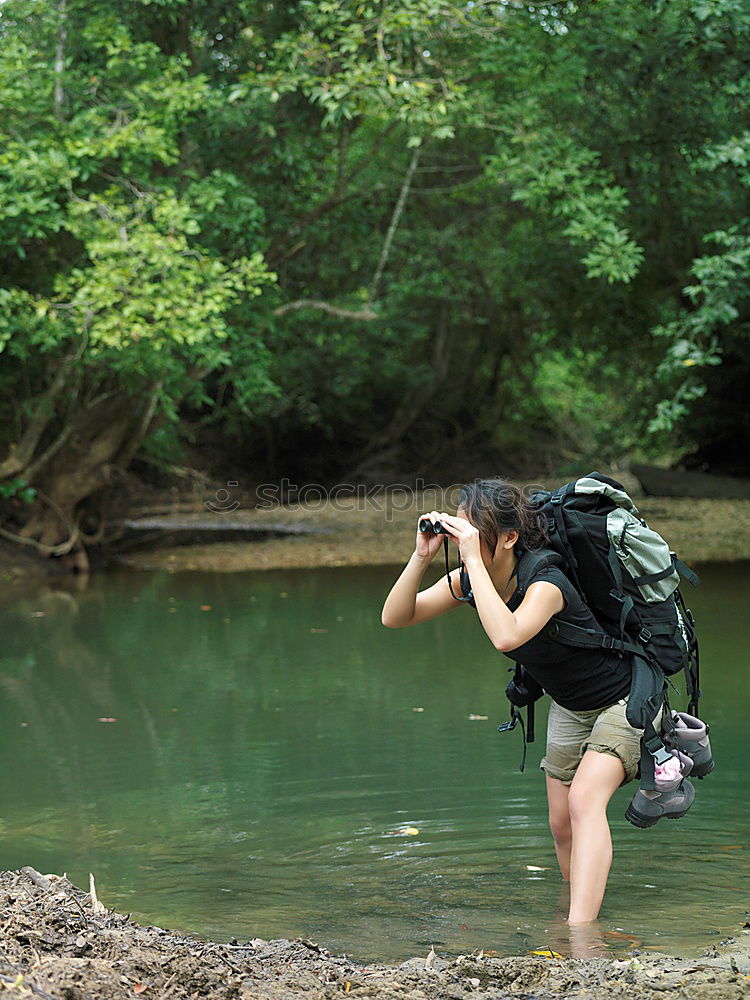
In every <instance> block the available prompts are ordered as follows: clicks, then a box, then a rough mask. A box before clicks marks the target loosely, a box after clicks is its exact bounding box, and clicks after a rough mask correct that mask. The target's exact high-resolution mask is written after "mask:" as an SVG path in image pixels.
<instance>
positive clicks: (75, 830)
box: [0, 566, 750, 960]
mask: <svg viewBox="0 0 750 1000" xmlns="http://www.w3.org/2000/svg"><path fill="white" fill-rule="evenodd" d="M701 572H702V576H703V578H704V586H703V588H702V590H700V591H698V592H696V595H695V598H694V599H693V600H692V601H691V603H692V605H693V607H694V609H695V611H696V615H697V617H698V621H699V627H700V629H701V637H702V641H703V653H704V655H703V662H704V689H705V691H706V697H705V699H704V703H705V709H706V712H705V715H706V717H707V718H709V719H710V721H712V723H713V728H712V733H711V737H712V744H715V753H716V758H717V761H718V762H719V763H718V767H717V771H716V772H715V774H714V775H711V777H710V778H709V779H708V780H707V781H705V782H698V783H697V792H698V796H697V799H696V804H695V806H694V807H693V809H692V810H691V812H690V814H689V816H688V817H686V818H685V820H682V821H680V823H677V824H670V826H669V828H668V830H667V831H662V830H661V828H660V827H659V826H657V827H656V828H655V830H654V831H637V830H635V829H634V828H632V827H630V825H629V824H627V823H626V822H625V820H624V819H623V818H622V814H623V812H624V809H625V806H626V804H627V801H628V800H629V798H630V795H631V794H632V792H631V791H629V790H627V789H623V790H622V794H620V793H618V796H619V797H616V799H615V802H614V803H613V806H612V809H611V817H612V823H613V827H614V841H615V863H614V866H613V871H612V875H611V877H610V885H609V888H608V893H607V898H606V900H605V909H604V910H603V914H602V923H601V925H600V926H599V927H598V928H593V927H591V928H589V930H588V931H586V932H585V933H584V932H579V931H578V930H575V931H574V930H573V928H569V927H568V925H567V924H566V923H565V922H564V916H565V914H566V913H567V901H566V900H565V899H564V898H562V897H560V892H561V888H560V879H559V874H558V872H557V869H556V863H555V858H554V851H553V849H552V845H551V841H550V838H549V834H548V831H547V825H546V804H545V800H544V789H543V781H542V780H541V776H540V775H539V774H537V773H536V767H535V765H536V763H537V762H538V759H539V757H540V756H541V752H542V741H541V739H540V740H539V742H538V743H537V744H535V746H534V747H532V752H531V753H530V759H529V764H528V766H527V771H526V773H525V774H523V775H521V774H519V773H518V770H517V766H518V758H519V749H520V748H519V743H518V741H517V740H516V739H515V737H514V735H505V736H501V735H499V734H496V733H495V732H494V726H495V725H496V723H497V722H499V721H503V720H504V719H505V718H506V716H507V710H506V705H505V703H504V699H503V695H502V690H503V687H504V683H505V666H506V661H505V660H504V658H502V657H499V656H498V655H497V654H496V653H495V652H494V651H493V650H492V649H491V648H490V647H489V645H488V643H487V641H486V639H485V638H484V636H483V634H482V632H481V629H478V628H477V627H476V622H475V620H474V618H473V616H472V615H471V614H468V615H463V614H461V613H460V612H459V613H456V615H454V616H451V617H450V618H449V619H445V620H443V621H438V622H434V623H430V624H428V625H425V626H424V627H423V628H422V629H419V630H413V631H412V630H406V631H404V632H400V633H393V632H387V631H386V630H383V629H382V628H381V626H380V624H379V620H378V613H379V607H380V601H381V599H382V595H383V593H384V592H385V590H386V589H387V587H388V585H389V583H390V582H391V579H392V576H393V572H392V571H389V570H387V569H386V570H382V569H378V570H335V571H320V572H305V571H299V572H297V573H292V574H279V573H268V574H241V575H215V576H213V575H212V576H204V575H197V574H196V575H184V576H180V575H174V576H172V575H169V574H163V573H160V574H138V573H114V574H111V575H108V576H103V577H96V576H94V577H92V578H91V581H90V582H89V583H88V586H87V585H86V579H85V578H76V579H73V580H71V581H70V582H69V583H68V582H67V581H66V585H65V587H53V588H45V589H43V590H40V591H38V592H37V593H35V594H34V595H32V596H22V597H18V596H17V595H14V597H13V599H12V600H10V601H9V600H7V599H6V601H5V602H4V604H3V605H2V608H0V625H1V626H2V629H3V633H4V635H5V639H6V641H5V650H4V656H3V659H2V661H1V662H0V726H1V727H2V732H3V759H4V761H5V767H4V768H3V770H2V772H1V773H0V796H1V799H0V800H1V801H2V802H3V803H4V808H3V813H2V817H1V821H0V822H1V826H0V830H1V831H2V838H1V839H0V863H2V866H3V867H5V868H7V867H12V868H15V867H20V866H22V865H26V864H32V865H34V867H36V868H39V869H40V870H44V871H55V870H57V871H60V872H62V871H67V872H68V874H69V875H70V876H71V878H73V879H74V880H76V881H78V882H79V883H86V880H87V878H88V872H89V871H91V870H93V871H94V872H95V874H96V878H97V886H98V887H100V895H102V896H103V898H104V899H105V900H106V901H107V902H108V903H109V904H110V905H114V906H117V907H118V908H119V909H121V910H124V911H125V912H128V911H132V912H133V913H134V914H135V915H141V917H142V918H143V919H146V920H148V921H155V922H157V923H163V924H168V925H171V926H177V927H180V928H182V929H185V930H188V931H194V932H198V933H205V934H211V935H214V936H217V937H225V938H229V937H232V936H235V935H236V936H238V937H243V936H246V937H253V936H256V935H257V936H265V937H269V936H294V935H296V934H301V935H312V936H316V935H317V936H318V937H319V939H320V940H321V941H322V942H323V943H325V944H326V945H327V946H329V947H332V948H334V949H336V950H339V951H347V952H348V953H350V954H353V955H355V956H357V957H361V958H367V957H371V958H391V959H394V960H396V959H403V958H405V957H408V956H409V955H411V954H413V953H415V951H417V952H418V951H419V950H420V949H421V948H422V946H423V945H424V944H425V942H426V943H427V944H428V945H429V944H433V943H434V944H435V946H436V947H442V948H443V949H445V950H449V951H454V952H467V951H472V950H474V949H476V948H479V947H485V948H486V949H487V950H496V951H498V952H499V953H501V954H507V953H519V952H523V951H528V950H532V949H534V948H538V947H540V946H541V947H546V946H548V945H549V946H550V947H552V948H553V950H555V951H559V952H560V953H561V954H570V953H573V952H579V951H580V952H582V953H586V954H587V955H588V954H597V953H599V952H598V949H600V948H601V947H604V948H609V949H611V950H615V951H616V950H617V949H618V948H619V949H622V950H625V949H626V948H628V947H631V946H632V944H633V941H637V940H641V939H642V940H643V941H644V942H645V943H646V944H645V946H648V945H649V944H658V945H660V946H662V947H665V948H667V950H669V947H670V946H673V947H674V948H677V949H679V948H684V947H686V946H690V945H691V944H693V943H694V944H695V945H696V946H697V945H698V944H701V943H704V941H705V934H706V933H707V931H709V930H711V929H715V930H717V931H721V932H723V933H727V932H728V931H730V930H731V929H732V928H733V927H734V923H733V921H736V919H737V914H738V913H739V909H738V908H739V905H740V902H741V899H742V898H743V897H742V893H743V892H747V891H748V890H750V870H749V865H748V859H747V857H746V850H745V845H746V830H747V827H748V823H750V805H748V799H747V796H746V795H745V794H744V792H743V789H744V790H746V776H745V773H744V771H743V770H742V768H741V767H740V761H741V760H742V755H741V747H742V739H743V732H744V712H745V708H744V705H745V704H747V698H748V694H750V690H749V684H750V681H749V678H750V671H748V670H747V669H746V663H745V658H746V649H747V641H748V638H750V636H748V634H747V630H748V622H747V616H746V615H745V613H744V598H743V596H742V595H743V594H744V593H745V592H746V587H747V583H748V581H749V580H750V571H748V567H746V566H740V567H728V568H727V567H716V568H715V569H714V568H711V567H704V568H702V570H701ZM691 596H692V595H691ZM719 668H720V669H719ZM718 673H720V674H721V678H722V679H721V684H719V683H718V682H717V680H716V679H715V676H714V674H718ZM728 690H731V691H732V694H733V697H732V698H727V697H726V692H727V691H728ZM743 699H744V701H743ZM414 709H420V711H414ZM471 716H488V719H487V720H486V721H485V720H477V719H472V718H471ZM538 729H539V732H540V733H543V731H544V719H543V718H542V719H540V721H539V726H538ZM729 804H731V806H730V805H729ZM408 830H416V831H418V832H417V833H408V832H406V831H408ZM667 834H668V836H667ZM730 848H731V849H730ZM698 867H699V868H700V870H701V871H702V872H704V873H707V875H706V878H705V882H706V883H708V885H709V888H707V889H706V890H705V891H704V890H702V891H701V894H700V911H701V916H700V920H695V919H686V920H685V921H683V922H681V925H680V926H675V923H674V921H669V922H668V924H667V923H665V921H664V916H663V904H662V902H661V901H662V900H663V899H670V898H676V895H679V894H680V893H681V892H682V889H683V888H684V885H685V884H691V882H692V880H694V878H695V872H696V870H697V868H698ZM702 881H703V879H702ZM562 891H563V893H564V892H565V886H563V889H562ZM696 906H698V904H696ZM683 910H684V906H683Z"/></svg>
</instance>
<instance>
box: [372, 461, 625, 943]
mask: <svg viewBox="0 0 750 1000" xmlns="http://www.w3.org/2000/svg"><path fill="white" fill-rule="evenodd" d="M422 518H427V519H428V520H429V521H430V522H431V523H432V524H435V522H437V521H440V523H441V524H442V525H443V526H444V528H445V529H446V531H447V532H449V533H450V536H451V538H452V540H453V541H454V542H455V543H456V544H457V545H458V548H459V553H460V560H461V563H462V565H463V571H459V570H455V571H454V572H453V573H452V574H451V576H450V581H451V587H450V588H449V587H448V585H447V584H446V581H445V580H444V579H443V580H440V581H439V582H438V583H436V584H434V585H433V586H432V587H428V588H427V589H426V590H424V591H421V592H420V591H419V585H420V583H421V580H422V577H423V575H424V572H425V570H426V569H427V567H428V566H429V564H430V562H431V561H432V560H433V558H434V557H435V555H436V554H437V552H438V550H439V548H440V547H441V545H442V538H441V536H440V535H439V534H435V533H433V532H421V531H419V530H418V531H417V541H416V548H415V550H414V553H413V554H412V556H411V558H410V560H409V562H408V564H407V565H406V568H405V569H404V571H403V572H402V574H401V576H400V577H399V579H398V580H397V581H396V583H395V585H394V587H393V589H392V590H391V592H390V594H389V595H388V597H387V599H386V602H385V604H384V606H383V612H382V621H383V624H384V625H386V626H387V627H389V628H405V627H406V626H407V625H417V624H419V623H420V622H423V621H428V620H429V619H430V618H436V617H437V616H438V615H443V614H446V613H447V612H448V611H452V610H453V609H454V608H457V607H459V606H460V603H461V602H460V600H459V599H457V598H456V597H454V595H453V593H451V589H452V590H453V591H454V592H455V593H456V594H458V593H459V592H461V591H462V592H463V594H464V596H465V597H467V596H471V597H472V599H473V601H472V603H473V604H474V606H475V607H476V610H477V613H478V614H479V619H480V621H481V623H482V626H483V627H484V630H485V632H486V633H487V635H488V637H489V639H490V641H491V642H492V644H493V646H494V647H495V649H497V650H499V651H500V652H503V653H507V654H508V655H509V656H511V657H512V659H514V660H518V661H519V662H520V663H522V664H523V665H524V667H526V669H527V670H528V672H529V673H530V674H531V676H532V677H533V678H534V680H536V681H537V682H538V683H539V684H541V686H542V687H543V688H544V690H545V691H546V692H547V693H548V694H550V695H551V697H552V705H551V707H550V713H549V723H548V731H547V749H546V753H545V756H544V759H543V760H542V762H541V768H542V770H543V771H544V772H545V774H546V782H547V800H548V803H549V823H550V828H551V830H552V837H553V839H554V843H555V851H556V853H557V859H558V862H559V865H560V871H561V872H562V876H563V879H565V880H566V881H569V882H570V911H569V914H568V920H569V922H570V923H571V924H578V923H587V922H589V921H592V920H595V919H596V917H597V915H598V913H599V909H600V907H601V903H602V898H603V896H604V889H605V886H606V884H607V876H608V874H609V869H610V865H611V863H612V838H611V835H610V830H609V824H608V822H607V805H608V803H609V800H610V799H611V797H612V795H613V794H614V792H615V790H616V789H617V788H618V787H619V786H620V785H622V784H625V783H626V782H628V781H630V780H632V779H633V778H634V777H635V775H636V771H637V768H638V763H639V760H640V738H641V735H642V733H641V730H637V729H633V727H632V726H630V725H629V723H628V722H627V720H626V718H625V709H626V703H627V695H628V692H629V690H630V679H631V678H630V669H629V667H628V666H627V664H626V663H625V662H623V660H621V659H620V658H619V657H618V656H617V655H615V654H614V653H607V652H606V651H604V650H601V649H599V650H591V649H587V650H583V649H574V648H571V647H570V646H564V645H561V644H558V643H556V642H555V641H554V640H553V639H552V638H550V637H548V636H547V635H546V631H547V630H546V629H545V626H546V625H547V624H548V623H549V622H550V620H551V619H553V618H555V619H559V620H563V621H567V622H571V623H573V624H575V625H579V626H581V627H583V628H595V629H598V630H600V627H599V626H598V624H597V623H596V620H595V619H594V617H593V615H592V614H591V612H590V611H589V610H588V608H587V607H586V606H585V604H584V603H583V601H582V600H581V598H580V597H579V595H578V592H577V591H576V589H575V588H574V587H573V585H572V584H571V583H570V582H569V580H568V579H567V577H566V576H565V575H564V573H563V572H562V571H561V570H560V569H559V568H557V567H556V566H547V567H546V568H544V569H541V570H540V571H539V572H538V573H537V574H536V575H535V576H533V578H532V579H531V580H530V581H528V583H527V584H526V585H525V587H524V589H523V592H522V593H521V592H520V590H519V588H518V586H517V576H516V569H517V565H518V561H519V558H520V557H521V555H522V553H523V552H524V551H527V550H534V549H538V548H540V547H542V546H543V545H544V543H545V541H546V537H547V536H546V529H545V526H544V525H542V524H540V523H537V518H536V515H535V513H534V511H533V509H532V508H531V507H530V505H529V504H528V502H527V500H526V498H525V497H524V495H523V494H522V492H521V490H520V489H519V488H518V487H517V486H515V485H513V484H512V483H509V482H507V481H506V480H503V479H485V480H477V481H476V482H474V483H471V484H470V485H468V486H465V487H464V488H463V489H462V491H461V499H460V504H459V508H458V511H457V513H456V515H455V516H452V515H450V514H447V513H445V512H438V511H434V510H433V511H431V512H430V513H427V514H423V515H422ZM422 518H420V521H421V520H422Z"/></svg>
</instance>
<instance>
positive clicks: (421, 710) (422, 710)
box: [412, 708, 424, 712]
mask: <svg viewBox="0 0 750 1000" xmlns="http://www.w3.org/2000/svg"><path fill="white" fill-rule="evenodd" d="M412 712H424V709H423V708H413V709H412Z"/></svg>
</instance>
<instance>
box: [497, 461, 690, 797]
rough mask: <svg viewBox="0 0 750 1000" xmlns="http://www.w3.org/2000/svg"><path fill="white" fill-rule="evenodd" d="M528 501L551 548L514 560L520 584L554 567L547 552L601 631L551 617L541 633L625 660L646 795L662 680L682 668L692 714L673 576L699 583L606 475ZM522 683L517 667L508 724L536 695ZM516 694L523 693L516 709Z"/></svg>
mask: <svg viewBox="0 0 750 1000" xmlns="http://www.w3.org/2000/svg"><path fill="white" fill-rule="evenodd" d="M529 499H530V503H531V505H532V506H533V507H534V508H535V510H536V511H537V513H538V514H541V515H542V516H544V517H546V519H547V529H548V533H549V542H548V546H549V547H548V548H547V549H545V550H543V551H538V552H526V553H523V554H522V555H521V558H520V559H519V563H518V567H517V572H518V585H519V587H520V588H521V590H523V589H525V584H526V581H528V580H530V579H531V577H532V575H533V574H534V573H536V572H538V569H539V566H540V561H541V563H542V564H546V563H548V562H550V561H552V559H553V555H552V553H554V554H555V555H556V556H557V558H558V559H559V560H560V561H561V563H562V568H563V571H564V572H565V573H566V575H567V576H568V578H569V579H570V581H571V582H572V583H573V584H574V586H575V587H576V589H577V590H578V592H579V593H580V595H581V597H582V599H583V600H584V602H585V603H586V604H587V605H588V607H589V608H590V609H591V612H592V613H593V615H594V617H595V618H596V620H597V622H598V623H599V625H600V626H601V630H596V631H595V630H593V629H583V628H580V627H577V626H575V625H572V624H569V623H566V622H562V621H554V620H553V621H551V622H550V624H549V625H548V626H547V634H548V635H549V636H550V637H551V638H553V639H555V641H557V642H561V643H563V644H564V645H569V646H574V647H577V648H590V649H606V650H611V651H614V652H616V653H618V654H619V655H620V656H621V657H623V658H626V657H627V658H628V659H629V660H630V663H631V667H632V684H631V690H630V696H629V698H628V707H627V719H628V722H629V723H630V724H631V725H632V726H634V727H635V728H637V729H643V730H644V736H643V741H642V746H643V752H642V756H641V786H642V787H644V788H653V771H654V762H656V763H663V762H664V761H665V760H667V759H668V756H669V755H668V753H667V751H666V749H665V747H664V744H663V742H662V740H661V737H660V736H659V734H658V733H657V732H656V731H655V729H654V726H653V724H652V722H653V719H654V718H655V716H656V715H657V713H658V711H659V709H660V708H661V707H662V706H664V707H667V683H668V681H667V678H669V677H671V676H673V675H675V674H677V673H679V672H680V671H684V674H685V686H686V692H687V696H688V700H689V704H688V712H689V713H690V714H692V715H697V712H698V699H699V697H700V675H699V654H698V642H697V638H696V635H695V628H694V625H695V623H694V619H693V616H692V614H691V613H690V611H689V610H688V609H687V608H686V607H685V604H684V601H683V599H682V595H681V593H680V591H679V583H680V575H682V576H684V577H685V578H686V579H687V580H689V581H690V583H691V584H693V586H697V585H698V583H699V580H698V577H697V576H696V574H695V573H693V572H692V570H690V569H688V567H687V566H686V565H685V564H684V563H683V562H682V561H681V560H680V559H678V558H677V556H676V555H675V554H674V553H673V552H671V551H670V549H669V546H668V545H667V543H666V542H665V541H664V539H663V538H662V537H661V535H659V534H658V533H657V532H656V531H654V530H653V529H652V528H649V527H648V525H647V524H646V522H645V521H644V520H643V519H642V518H640V517H639V516H638V508H637V507H636V505H635V504H634V503H633V501H632V500H631V498H630V497H629V496H628V494H627V493H626V491H625V490H624V488H623V487H622V486H621V485H620V483H618V482H615V480H613V479H609V478H608V477H607V476H602V475H600V474H599V473H597V472H592V473H591V474H590V475H588V476H585V477H584V478H582V479H578V480H576V481H574V482H570V483H566V484H565V485H564V486H561V487H560V488H559V489H557V490H555V491H554V492H548V491H538V492H536V493H533V494H532V495H531V497H530V498H529ZM550 550H551V551H550ZM527 681H528V677H527V676H526V675H525V674H524V672H523V670H522V668H521V667H520V666H519V667H517V668H516V674H515V676H514V678H513V680H512V681H511V683H510V684H509V685H508V689H507V694H508V697H509V698H510V699H511V704H512V706H513V708H512V718H511V723H512V724H515V721H517V714H518V713H517V711H516V706H517V705H518V704H519V703H525V704H528V705H533V698H534V695H538V693H539V692H538V690H537V691H534V690H533V688H530V686H529V685H528V684H527V683H526V682H527ZM514 687H520V688H521V689H522V694H521V696H520V697H518V698H516V700H515V703H514ZM524 688H527V690H530V697H529V700H528V701H524V697H523V695H524V693H525V692H524V691H523V689H524ZM502 728H512V726H506V727H501V729H502ZM529 728H530V729H531V730H532V731H531V733H530V734H529V733H525V734H524V735H525V739H526V740H528V742H531V740H532V739H533V723H532V724H531V725H530V727H529ZM529 736H530V739H529Z"/></svg>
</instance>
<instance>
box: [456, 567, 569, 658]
mask: <svg viewBox="0 0 750 1000" xmlns="http://www.w3.org/2000/svg"><path fill="white" fill-rule="evenodd" d="M480 567H481V569H480ZM466 568H467V570H468V571H469V574H470V576H471V589H472V591H473V593H474V601H475V603H476V606H477V611H478V613H479V617H480V619H481V622H482V625H483V626H484V631H485V632H486V633H487V636H488V638H489V640H490V642H491V643H492V645H493V646H494V647H495V649H498V650H500V652H503V653H506V652H508V651H509V650H512V649H517V648H518V647H519V646H523V644H524V643H525V642H528V641H529V639H532V638H533V637H534V636H535V635H537V634H538V633H539V632H541V630H542V629H543V628H544V626H545V625H546V624H547V622H548V621H549V620H550V618H551V617H552V616H553V615H556V614H558V613H559V612H560V611H562V609H563V608H564V607H565V601H564V599H563V595H562V594H561V592H560V591H559V590H558V588H557V587H556V586H555V585H554V583H547V582H546V581H545V580H539V581H538V582H537V583H532V584H531V586H530V587H529V589H528V590H527V591H526V594H525V595H524V598H523V600H522V601H521V603H520V605H519V606H518V607H517V608H516V610H515V611H511V610H510V608H509V607H508V605H507V604H505V602H504V601H503V600H501V598H500V595H499V594H498V592H497V591H496V590H495V587H494V585H493V583H492V580H490V577H489V574H488V573H487V570H486V569H485V566H484V563H483V562H482V561H481V560H480V561H479V565H476V566H474V565H471V566H470V565H468V564H467V567H466Z"/></svg>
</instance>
